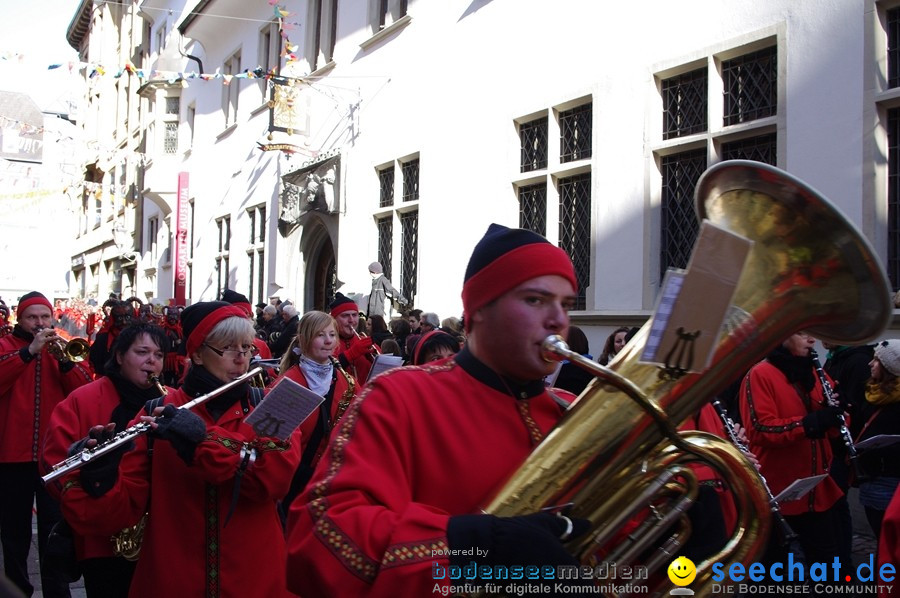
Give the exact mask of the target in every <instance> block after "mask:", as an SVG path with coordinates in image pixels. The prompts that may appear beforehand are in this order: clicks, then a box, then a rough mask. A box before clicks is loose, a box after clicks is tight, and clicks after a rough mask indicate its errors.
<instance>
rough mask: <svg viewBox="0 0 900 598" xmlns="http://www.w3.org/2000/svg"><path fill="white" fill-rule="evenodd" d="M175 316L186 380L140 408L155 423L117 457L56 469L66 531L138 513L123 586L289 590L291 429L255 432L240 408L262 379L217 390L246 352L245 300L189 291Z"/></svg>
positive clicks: (139, 589)
mask: <svg viewBox="0 0 900 598" xmlns="http://www.w3.org/2000/svg"><path fill="white" fill-rule="evenodd" d="M181 321H182V327H183V329H184V333H185V338H186V347H187V354H188V356H189V357H190V359H191V365H190V369H189V371H188V373H187V375H186V376H185V379H184V383H183V384H182V386H181V387H180V388H179V389H178V390H177V391H175V392H172V393H170V394H169V395H168V396H167V397H166V400H165V406H164V407H159V408H157V409H155V410H154V414H156V417H155V418H153V417H149V416H140V418H139V419H140V420H141V421H146V422H149V423H150V424H151V427H152V429H153V430H152V432H150V433H149V434H145V435H141V436H138V437H137V438H136V439H135V440H134V449H133V450H128V451H127V452H125V454H124V456H123V457H122V459H121V463H120V464H119V466H118V467H114V466H110V465H109V461H108V460H106V462H105V463H104V459H98V460H97V463H96V464H92V463H88V465H86V466H85V467H83V468H81V469H80V470H78V471H77V472H73V473H72V474H71V475H70V476H66V477H64V478H63V480H62V484H63V488H64V490H63V493H62V505H63V513H64V514H65V516H66V520H67V521H68V522H69V523H70V525H71V526H72V527H73V529H74V530H75V532H77V533H80V534H94V535H103V534H114V533H117V532H119V531H120V530H122V529H124V528H126V527H128V526H131V525H134V524H136V523H137V522H138V521H139V520H140V518H141V517H142V516H143V515H144V513H147V527H146V533H145V535H144V541H143V545H142V547H141V556H140V559H139V560H138V564H137V568H136V570H135V573H134V578H133V580H132V584H131V590H130V592H129V596H131V597H132V598H137V597H143V596H146V597H151V596H152V597H156V596H208V597H245V596H267V597H271V596H275V597H278V596H289V595H290V594H289V593H288V591H287V589H286V585H285V567H284V562H285V556H286V555H285V542H284V534H283V531H282V526H281V521H280V519H279V517H278V512H277V509H276V503H277V501H278V500H279V499H280V498H281V497H283V496H284V495H285V494H286V493H287V491H288V487H289V485H290V481H291V477H292V476H293V474H294V471H295V470H296V469H297V464H298V463H299V460H300V450H299V449H300V447H299V444H300V443H299V433H297V432H295V433H294V435H292V436H291V437H289V438H288V439H287V440H279V439H277V438H273V437H263V436H258V435H257V434H256V433H255V431H254V429H253V427H252V426H250V425H249V424H247V423H246V422H245V421H244V420H245V418H246V417H247V415H248V414H250V413H252V412H253V410H254V409H255V408H256V404H257V402H258V399H259V398H260V397H261V395H262V391H261V390H259V389H254V388H253V387H251V386H250V384H249V382H248V381H247V380H244V381H243V382H241V383H239V384H238V385H237V386H234V387H232V388H230V389H228V390H225V391H223V390H221V387H223V386H224V385H225V384H227V383H230V382H233V381H234V380H236V379H239V378H241V377H242V376H243V375H244V374H245V373H246V372H247V370H248V365H249V363H250V356H251V354H252V352H253V325H252V324H251V323H250V321H249V320H248V319H247V318H246V315H245V314H244V312H243V310H241V309H240V308H237V307H235V306H233V305H230V304H228V303H225V302H223V301H210V302H201V303H195V304H194V305H191V306H189V307H187V308H185V310H184V312H182V315H181ZM257 391H258V392H257ZM210 394H213V395H214V396H212V397H210V398H208V400H206V401H205V402H203V403H201V404H199V405H197V406H195V407H194V408H193V409H191V410H188V409H179V407H180V406H182V405H184V404H186V403H187V402H189V401H190V400H192V399H195V398H198V397H200V396H208V395H210ZM151 441H152V454H151V453H150V452H149V451H148V448H149V446H148V444H149V443H150V442H151ZM122 450H127V448H124V447H123V449H122Z"/></svg>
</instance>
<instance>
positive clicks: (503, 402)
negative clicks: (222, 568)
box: [287, 224, 586, 598]
mask: <svg viewBox="0 0 900 598" xmlns="http://www.w3.org/2000/svg"><path fill="white" fill-rule="evenodd" d="M576 288H577V280H576V277H575V272H574V268H573V266H572V262H571V260H570V259H569V257H568V256H567V255H566V253H565V252H564V251H563V250H562V249H560V248H559V247H556V246H555V245H553V244H551V243H550V242H548V241H547V240H546V239H545V238H543V237H541V236H540V235H538V234H536V233H533V232H531V231H527V230H524V229H509V228H507V227H504V226H500V225H496V224H494V225H491V227H490V228H489V229H488V231H487V233H486V234H485V236H484V238H482V240H481V241H480V242H479V243H478V244H477V245H476V247H475V249H474V251H473V253H472V257H471V259H470V260H469V265H468V268H467V270H466V276H465V282H464V283H463V291H462V303H463V309H464V313H465V318H464V319H465V323H466V328H467V331H468V337H467V344H466V347H465V348H463V349H462V350H461V351H460V352H459V353H457V354H456V355H454V356H453V357H452V358H449V359H445V360H442V361H438V362H436V363H434V364H426V365H422V366H416V367H408V368H396V369H394V370H391V371H388V372H385V373H383V374H381V375H379V376H378V377H376V378H374V379H373V380H372V381H371V382H370V383H369V384H368V385H367V386H366V387H364V389H363V391H362V393H361V394H360V395H359V396H358V397H357V398H356V399H355V400H354V401H353V402H352V403H351V404H350V407H349V408H348V410H347V413H346V415H344V418H343V419H342V420H341V423H340V424H339V425H338V427H337V428H336V429H335V430H334V432H333V433H332V436H331V441H330V443H329V445H328V448H327V449H326V451H325V454H324V455H323V457H322V459H321V460H320V461H319V464H318V466H317V467H316V471H315V473H314V474H313V477H312V479H311V480H310V482H309V484H308V485H307V487H306V490H305V491H304V493H303V494H301V495H300V497H298V498H297V500H295V501H294V503H293V504H292V505H291V509H290V513H289V516H288V527H287V533H288V587H289V588H290V589H291V590H292V591H294V592H297V593H299V594H300V595H302V596H304V597H305V598H319V597H326V596H430V595H433V594H434V593H436V592H437V590H436V589H435V587H436V586H440V588H439V589H441V590H442V593H443V590H448V591H449V585H450V584H452V583H457V582H451V581H450V580H449V579H448V577H447V575H446V571H447V568H448V567H449V566H451V565H453V566H467V565H468V564H469V563H470V561H476V562H477V563H478V565H487V566H495V565H496V566H500V565H505V566H516V565H519V566H524V565H543V566H548V567H555V566H557V565H561V564H566V565H574V564H576V563H577V561H576V560H575V559H574V557H572V556H571V555H570V554H569V553H568V552H567V551H566V549H565V547H564V546H563V544H562V541H563V540H566V539H568V538H570V537H574V536H577V535H579V533H581V532H584V531H585V530H586V528H585V527H584V524H585V523H586V522H584V521H579V520H574V521H573V520H571V519H567V518H565V517H562V516H557V515H555V514H553V513H550V512H540V513H531V514H528V515H522V516H515V517H497V516H493V515H484V514H481V509H482V508H484V507H485V506H486V504H487V503H488V502H489V501H490V500H491V498H492V496H493V494H495V493H496V492H497V490H498V489H499V487H500V485H501V484H502V483H503V481H504V480H505V479H506V478H507V477H509V476H510V475H512V474H513V473H514V472H515V471H516V469H517V468H518V467H519V466H520V465H521V464H522V462H523V461H524V460H525V459H526V457H527V456H528V455H529V453H530V452H531V451H532V449H533V448H534V447H535V446H537V445H538V443H539V442H540V441H541V440H542V439H543V438H544V435H545V434H547V433H548V432H549V431H550V429H551V428H552V427H553V425H554V424H555V423H556V422H557V420H558V419H559V418H560V417H561V416H562V414H563V411H564V409H565V406H564V405H561V404H560V403H559V402H558V401H557V400H556V399H555V398H554V396H552V395H551V394H550V393H549V392H548V390H547V389H546V388H545V387H544V382H543V378H544V376H546V375H547V374H549V373H551V372H552V371H553V369H554V365H553V364H551V363H548V362H547V361H545V360H544V359H543V358H542V355H541V345H542V343H543V341H544V339H545V338H547V336H548V335H554V334H558V335H565V334H566V330H567V328H568V326H569V315H568V311H569V309H571V307H572V305H573V304H574V302H575V293H576ZM341 305H348V304H338V305H337V306H333V307H332V309H333V310H334V309H335V307H340V306H341ZM343 309H345V310H346V311H347V312H348V313H349V312H354V311H356V310H355V308H354V307H353V306H348V307H345V308H343ZM340 315H342V314H340V313H339V314H338V317H339V322H340ZM352 346H356V345H352ZM442 571H443V572H444V574H443V575H442V574H441V572H442ZM473 583H477V582H473ZM503 583H508V582H503ZM579 585H580V584H579ZM572 589H573V588H568V590H572ZM566 595H567V596H571V595H578V594H577V593H575V592H571V591H567V592H566Z"/></svg>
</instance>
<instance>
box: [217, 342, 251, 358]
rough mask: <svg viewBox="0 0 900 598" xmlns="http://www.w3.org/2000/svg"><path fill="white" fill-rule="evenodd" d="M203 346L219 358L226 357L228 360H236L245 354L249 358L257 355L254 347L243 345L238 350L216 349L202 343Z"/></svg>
mask: <svg viewBox="0 0 900 598" xmlns="http://www.w3.org/2000/svg"><path fill="white" fill-rule="evenodd" d="M203 346H204V347H206V348H207V349H209V350H210V351H212V352H213V353H215V354H216V355H218V356H219V357H227V358H228V359H237V358H238V357H243V356H245V355H247V354H249V355H250V357H253V356H255V355H256V354H257V353H259V349H258V348H257V347H256V345H243V346H242V347H241V348H240V349H216V348H215V347H213V346H212V345H208V344H206V343H203Z"/></svg>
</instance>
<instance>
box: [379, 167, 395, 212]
mask: <svg viewBox="0 0 900 598" xmlns="http://www.w3.org/2000/svg"><path fill="white" fill-rule="evenodd" d="M378 182H379V184H380V185H381V196H380V199H379V201H378V206H379V207H382V208H389V207H391V206H392V205H394V167H393V166H389V167H388V168H384V169H382V170H379V171H378Z"/></svg>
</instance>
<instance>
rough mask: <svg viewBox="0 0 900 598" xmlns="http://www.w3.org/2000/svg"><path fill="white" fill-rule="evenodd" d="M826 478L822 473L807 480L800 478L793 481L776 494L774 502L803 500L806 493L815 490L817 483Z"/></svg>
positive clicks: (826, 475) (825, 474)
mask: <svg viewBox="0 0 900 598" xmlns="http://www.w3.org/2000/svg"><path fill="white" fill-rule="evenodd" d="M826 477H828V474H827V473H823V474H821V475H814V476H811V477H808V478H800V479H798V480H794V481H793V482H792V483H791V485H790V486H788V487H787V488H785V489H784V490H782V491H781V492H779V493H778V496H776V497H775V502H777V503H782V502H787V501H791V500H797V499H798V498H803V497H804V496H806V493H807V492H809V491H810V490H812V489H813V488H815V487H816V486H817V485H818V483H819V482H821V481H822V480H824V479H825V478H826Z"/></svg>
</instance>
